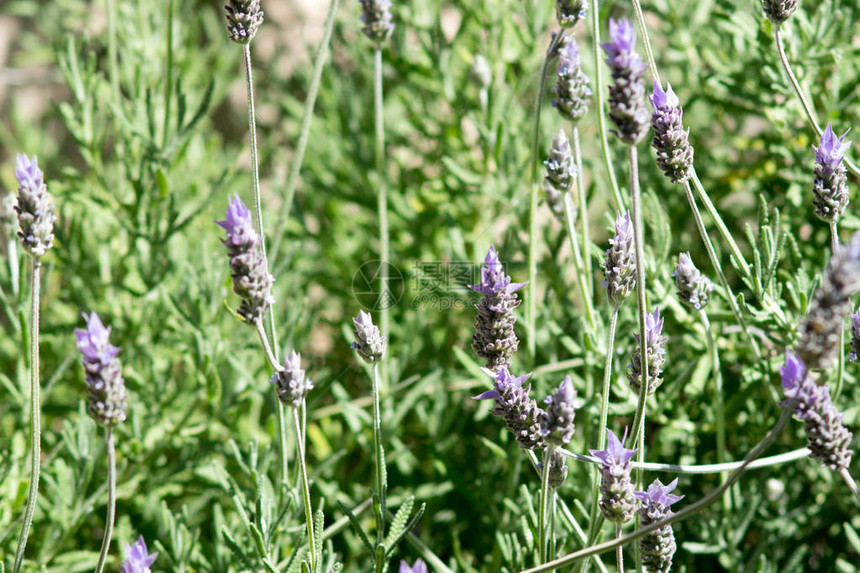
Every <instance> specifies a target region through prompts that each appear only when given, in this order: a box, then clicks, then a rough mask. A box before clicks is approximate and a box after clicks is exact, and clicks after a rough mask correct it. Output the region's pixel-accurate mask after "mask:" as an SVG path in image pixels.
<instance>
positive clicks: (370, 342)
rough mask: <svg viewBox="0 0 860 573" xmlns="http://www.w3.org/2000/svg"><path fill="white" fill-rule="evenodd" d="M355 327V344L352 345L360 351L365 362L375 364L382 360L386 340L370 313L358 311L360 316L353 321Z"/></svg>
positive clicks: (351, 346) (359, 353)
mask: <svg viewBox="0 0 860 573" xmlns="http://www.w3.org/2000/svg"><path fill="white" fill-rule="evenodd" d="M352 323H353V325H354V326H355V329H354V330H353V332H354V333H355V342H353V343H352V344H351V345H350V348H353V349H355V350H357V351H358V355H359V356H361V357H362V358H363V359H364V361H365V362H367V363H369V364H373V363H375V362H379V361H380V360H382V357H383V356H384V355H385V346H386V340H385V337H384V336H382V335H381V334H380V333H379V327H378V326H376V325H375V324H373V318H372V317H371V316H370V313H369V312H364V311H363V310H360V311H358V316H357V317H355V318H353V319H352Z"/></svg>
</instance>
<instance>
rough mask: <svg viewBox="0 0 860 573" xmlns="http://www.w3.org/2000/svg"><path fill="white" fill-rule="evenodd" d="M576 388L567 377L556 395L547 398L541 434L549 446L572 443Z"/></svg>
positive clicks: (541, 423)
mask: <svg viewBox="0 0 860 573" xmlns="http://www.w3.org/2000/svg"><path fill="white" fill-rule="evenodd" d="M575 401H576V388H574V387H573V382H572V381H571V379H570V376H565V377H564V380H563V381H562V383H561V384H560V385H559V387H558V389H557V390H556V391H555V393H553V394H551V395H550V396H547V397H546V400H544V404H546V405H547V408H546V411H545V412H544V413H543V414H542V415H541V421H540V425H541V429H540V433H541V435H542V436H543V438H544V440H545V441H546V442H547V444H548V445H550V446H554V447H561V446H564V445H565V444H567V443H568V442H570V440H571V438H573V432H574V429H575V426H574V423H573V422H574V418H575V417H576V409H575V403H574V402H575Z"/></svg>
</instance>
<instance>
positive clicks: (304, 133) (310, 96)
mask: <svg viewBox="0 0 860 573" xmlns="http://www.w3.org/2000/svg"><path fill="white" fill-rule="evenodd" d="M338 1H339V0H332V1H331V4H330V5H329V8H328V15H327V16H326V20H325V28H324V30H323V37H322V40H320V43H319V46H318V47H317V54H316V58H315V59H314V67H313V70H312V71H311V83H310V85H309V86H308V93H307V95H306V96H305V106H304V111H303V115H302V124H301V127H300V129H299V139H298V141H297V142H296V149H295V155H294V156H293V160H292V162H291V163H290V172H289V174H288V175H287V189H286V191H284V206H283V209H282V210H281V222H280V225H279V229H278V231H279V233H278V235H277V237H276V238H275V243H274V245H273V247H272V253H273V254H272V257H277V253H278V251H279V247H280V243H281V239H282V237H283V235H284V232H283V231H284V227H286V224H287V220H288V219H289V218H290V211H291V210H292V208H293V199H294V198H295V196H296V189H298V187H299V180H300V175H301V171H302V164H303V163H304V158H305V149H307V146H308V140H309V139H310V135H311V122H312V121H313V118H314V107H315V105H316V101H317V94H318V93H319V89H320V83H321V82H322V73H323V69H324V68H325V63H326V59H327V58H328V52H329V49H328V46H329V42H331V35H332V31H333V30H334V22H335V16H336V15H337V6H338Z"/></svg>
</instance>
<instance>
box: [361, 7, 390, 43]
mask: <svg viewBox="0 0 860 573" xmlns="http://www.w3.org/2000/svg"><path fill="white" fill-rule="evenodd" d="M358 2H359V4H361V23H362V24H363V28H362V31H363V32H364V35H365V36H367V37H368V38H370V39H371V40H373V42H374V43H376V44H377V45H378V44H381V43H382V42H384V41H385V40H387V39H388V38H389V37H390V36H391V32H393V31H394V22H393V21H392V20H393V19H392V17H391V0H358Z"/></svg>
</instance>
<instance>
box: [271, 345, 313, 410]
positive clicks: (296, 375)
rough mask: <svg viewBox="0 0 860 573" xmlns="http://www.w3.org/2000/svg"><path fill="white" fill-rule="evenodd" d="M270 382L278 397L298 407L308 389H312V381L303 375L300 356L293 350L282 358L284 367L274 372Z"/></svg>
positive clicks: (289, 404) (287, 403)
mask: <svg viewBox="0 0 860 573" xmlns="http://www.w3.org/2000/svg"><path fill="white" fill-rule="evenodd" d="M270 382H271V383H272V384H274V385H275V389H276V390H277V392H278V399H279V400H280V401H281V402H283V403H284V404H286V405H288V406H292V407H293V408H299V407H301V405H302V402H304V401H305V396H307V394H308V390H312V389H313V387H314V383H313V382H311V381H310V379H309V378H308V377H307V376H305V371H304V370H302V356H301V354H299V353H298V352H296V351H295V350H293V351H292V352H290V353H289V354H288V355H287V357H286V358H284V369H283V370H281V371H280V372H275V374H274V375H273V376H272V378H271V380H270Z"/></svg>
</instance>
